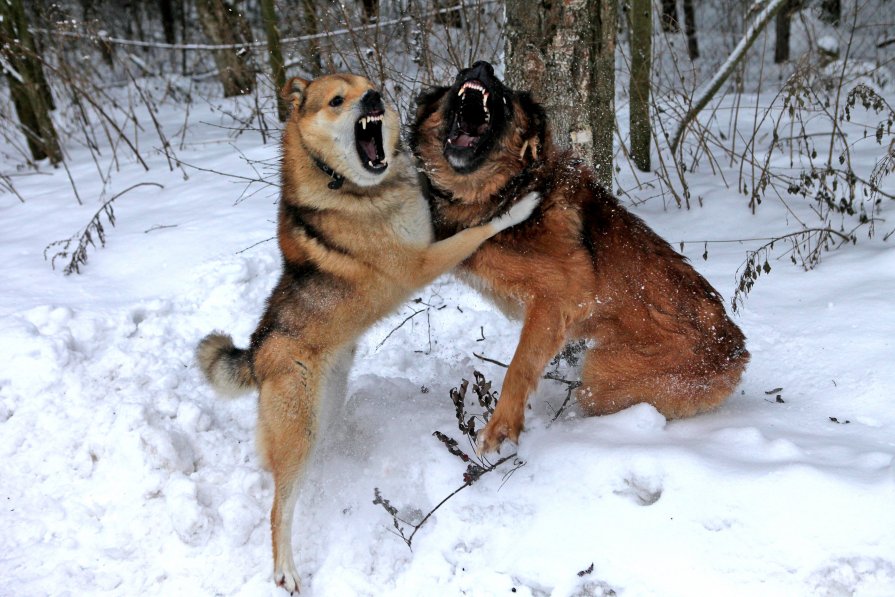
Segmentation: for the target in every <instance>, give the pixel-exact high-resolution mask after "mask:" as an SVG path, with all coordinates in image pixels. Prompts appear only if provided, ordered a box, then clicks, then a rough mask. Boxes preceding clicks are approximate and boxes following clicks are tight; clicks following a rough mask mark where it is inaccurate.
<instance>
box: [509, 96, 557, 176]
mask: <svg viewBox="0 0 895 597" xmlns="http://www.w3.org/2000/svg"><path fill="white" fill-rule="evenodd" d="M516 101H517V102H518V103H519V107H520V108H521V109H522V110H521V111H522V113H523V114H524V115H525V116H526V118H527V120H528V122H527V123H526V125H525V133H524V135H523V138H524V140H525V142H524V145H523V146H522V155H521V156H519V157H521V158H522V159H525V153H526V152H527V151H529V150H530V151H531V155H532V158H533V159H534V160H537V159H538V157H539V155H540V154H541V152H542V151H543V150H544V149H545V146H546V145H547V143H549V141H550V138H549V136H548V132H547V112H546V110H544V107H543V106H541V104H539V103H538V102H536V101H535V100H534V98H533V97H532V96H531V94H530V93H529V92H527V91H523V92H518V93H517V94H516Z"/></svg>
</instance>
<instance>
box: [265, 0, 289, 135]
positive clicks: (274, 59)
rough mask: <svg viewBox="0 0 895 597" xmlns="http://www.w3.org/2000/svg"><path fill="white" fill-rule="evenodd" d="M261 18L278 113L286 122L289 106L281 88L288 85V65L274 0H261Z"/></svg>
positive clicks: (281, 120)
mask: <svg viewBox="0 0 895 597" xmlns="http://www.w3.org/2000/svg"><path fill="white" fill-rule="evenodd" d="M261 19H262V20H263V21H264V32H265V34H266V35H267V54H268V58H269V60H270V74H271V77H270V78H271V80H272V81H273V84H274V88H275V89H276V92H275V93H274V96H275V97H276V98H277V115H278V116H279V117H280V122H286V119H287V118H288V117H289V108H288V106H287V105H286V102H284V101H283V98H281V97H280V90H281V89H282V88H283V87H285V86H286V65H285V63H284V62H283V50H282V48H281V47H280V29H279V27H278V26H277V12H276V7H275V6H274V0H261Z"/></svg>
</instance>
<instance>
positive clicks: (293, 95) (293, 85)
mask: <svg viewBox="0 0 895 597" xmlns="http://www.w3.org/2000/svg"><path fill="white" fill-rule="evenodd" d="M309 84H310V81H308V80H307V79H302V78H301V77H292V78H291V79H289V80H288V81H286V84H285V85H284V86H283V89H282V90H281V91H280V97H281V98H283V101H285V102H290V103H291V104H292V106H293V107H295V108H297V107H298V106H299V105H301V101H302V99H303V98H304V95H305V90H306V89H307V88H308V85H309Z"/></svg>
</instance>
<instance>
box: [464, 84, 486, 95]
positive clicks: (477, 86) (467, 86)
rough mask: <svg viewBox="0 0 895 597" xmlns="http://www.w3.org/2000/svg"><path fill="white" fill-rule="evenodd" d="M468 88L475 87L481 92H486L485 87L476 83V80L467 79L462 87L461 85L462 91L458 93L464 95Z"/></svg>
mask: <svg viewBox="0 0 895 597" xmlns="http://www.w3.org/2000/svg"><path fill="white" fill-rule="evenodd" d="M467 89H475V90H476V91H478V92H479V93H481V94H484V93H486V91H485V88H484V87H482V86H481V85H480V84H479V83H476V82H474V81H467V82H466V83H463V86H462V87H460V91H458V92H457V95H463V94H464V93H466V90H467Z"/></svg>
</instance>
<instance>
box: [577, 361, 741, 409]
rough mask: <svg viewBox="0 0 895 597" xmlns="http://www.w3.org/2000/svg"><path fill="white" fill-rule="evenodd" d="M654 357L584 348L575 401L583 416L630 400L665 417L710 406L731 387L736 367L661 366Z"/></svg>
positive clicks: (625, 405) (629, 403)
mask: <svg viewBox="0 0 895 597" xmlns="http://www.w3.org/2000/svg"><path fill="white" fill-rule="evenodd" d="M656 361H657V359H656V358H651V357H649V356H647V355H644V354H640V353H638V352H637V351H635V350H633V349H632V348H631V347H623V348H621V349H619V350H617V351H616V350H613V349H611V348H609V347H597V348H595V349H591V350H589V351H588V353H587V356H586V357H585V360H584V365H583V367H582V370H581V382H582V383H581V387H580V388H579V389H578V404H579V405H580V406H581V408H582V410H583V411H584V413H585V414H586V415H589V416H594V415H607V414H611V413H615V412H618V411H620V410H623V409H625V408H628V407H629V406H632V405H634V404H638V403H641V402H645V403H647V404H652V405H653V406H655V407H656V409H657V410H658V411H659V412H661V413H662V415H664V416H665V417H667V418H669V419H677V418H681V417H689V416H692V415H695V414H698V413H701V412H706V411H709V410H712V409H714V408H716V407H717V406H718V405H719V404H721V403H722V402H723V401H724V400H725V399H726V398H727V396H728V395H729V394H730V393H731V392H732V391H733V389H734V387H736V384H737V382H738V380H739V371H740V370H739V369H737V370H734V371H731V372H729V373H728V372H720V373H715V372H708V371H704V370H702V369H699V368H696V369H695V370H686V369H685V370H684V371H685V372H684V373H682V372H681V370H680V368H677V370H675V369H672V368H669V369H665V370H663V368H661V367H658V366H657V363H656Z"/></svg>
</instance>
